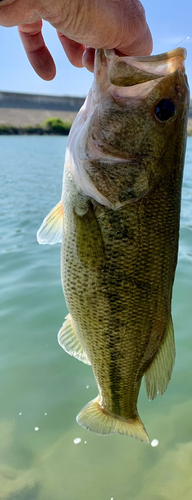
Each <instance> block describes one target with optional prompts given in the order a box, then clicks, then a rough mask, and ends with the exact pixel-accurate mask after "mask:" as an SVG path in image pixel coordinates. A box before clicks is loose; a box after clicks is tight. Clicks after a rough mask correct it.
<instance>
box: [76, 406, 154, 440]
mask: <svg viewBox="0 0 192 500" xmlns="http://www.w3.org/2000/svg"><path fill="white" fill-rule="evenodd" d="M76 420H77V422H78V424H80V425H81V426H82V427H84V428H85V429H88V430H90V431H92V432H95V433H96V434H116V433H117V434H125V435H126V436H130V437H133V438H136V439H139V440H140V441H143V442H144V443H149V436H148V434H147V432H146V430H145V427H144V425H143V423H142V421H141V419H140V417H139V415H138V416H137V417H135V418H134V419H129V420H123V419H120V418H117V417H115V416H113V415H111V414H110V413H107V412H106V411H105V410H103V409H102V408H101V406H100V404H99V397H97V398H96V399H93V401H90V403H88V404H87V405H86V406H84V408H83V409H82V410H81V411H80V412H79V414H78V415H77V418H76Z"/></svg>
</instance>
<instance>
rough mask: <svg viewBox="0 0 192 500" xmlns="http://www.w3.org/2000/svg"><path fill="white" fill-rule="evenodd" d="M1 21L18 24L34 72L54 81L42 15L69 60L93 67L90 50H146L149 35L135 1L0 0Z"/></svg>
mask: <svg viewBox="0 0 192 500" xmlns="http://www.w3.org/2000/svg"><path fill="white" fill-rule="evenodd" d="M0 2H1V3H0V25H2V26H7V27H10V26H18V29H19V34H20V37H21V40H22V43H23V46H24V49H25V51H26V54H27V57H28V59H29V61H30V63H31V65H32V66H33V68H34V70H35V71H36V73H37V74H38V75H39V76H40V77H41V78H43V79H44V80H52V79H53V78H54V76H55V73H56V69H55V63H54V61H53V58H52V56H51V54H50V52H49V50H48V48H47V47H46V45H45V41H44V39H43V36H42V20H46V21H48V22H49V23H50V24H51V25H52V26H53V27H54V28H56V29H57V33H58V37H59V40H60V42H61V44H62V46H63V48H64V50H65V52H66V55H67V57H68V59H69V61H70V62H71V63H72V64H73V65H74V66H77V67H82V66H85V67H86V68H87V69H89V70H90V71H93V63H94V49H97V48H105V49H116V51H117V53H118V54H126V55H147V54H150V53H151V50H152V38H151V33H150V31H149V28H148V25H147V23H146V19H145V13H144V9H143V7H142V5H141V3H140V1H139V0H0Z"/></svg>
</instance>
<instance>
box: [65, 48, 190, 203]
mask: <svg viewBox="0 0 192 500" xmlns="http://www.w3.org/2000/svg"><path fill="white" fill-rule="evenodd" d="M185 57H186V52H185V50H184V49H182V48H178V49H175V50H173V51H170V52H166V53H164V54H160V55H158V56H145V57H128V56H122V57H119V56H118V55H117V54H116V53H115V51H113V50H97V51H96V56H95V69H94V83H93V86H92V88H91V90H90V92H89V94H88V97H87V99H86V101H85V104H84V106H83V107H82V108H81V110H80V112H79V114H78V116H77V118H76V120H75V122H74V124H73V126H72V129H71V133H70V136H69V141H68V149H67V155H66V166H67V168H68V169H69V171H70V172H71V174H72V176H73V178H74V180H75V182H76V183H77V185H79V186H80V188H81V189H82V190H83V191H84V192H85V194H87V195H88V196H90V197H92V198H93V199H95V200H96V201H97V202H98V203H101V204H103V205H105V206H108V207H109V208H112V209H117V208H119V207H121V206H122V205H124V204H126V203H130V202H134V201H137V200H138V199H140V198H142V197H143V196H145V195H147V194H148V193H149V192H150V191H151V189H153V188H154V187H155V186H156V185H157V183H158V182H159V180H160V179H161V178H162V176H165V175H166V173H167V171H169V169H172V168H175V167H174V162H173V161H169V158H170V157H171V158H173V156H174V155H176V154H177V155H178V154H179V155H180V157H181V164H182V163H183V162H182V160H183V157H184V150H185V137H186V125H187V116H188V107H189V89H188V84H187V77H186V75H185V69H184V60H185ZM177 165H178V162H177Z"/></svg>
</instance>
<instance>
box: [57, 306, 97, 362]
mask: <svg viewBox="0 0 192 500" xmlns="http://www.w3.org/2000/svg"><path fill="white" fill-rule="evenodd" d="M58 342H59V345H60V346H61V347H62V348H63V349H64V350H65V351H66V352H67V353H68V354H70V356H74V357H75V358H77V359H78V360H79V361H83V363H85V364H86V365H90V364H91V363H90V361H89V359H88V356H87V354H86V352H85V351H84V349H83V347H82V346H81V344H80V342H79V339H78V337H77V334H76V331H75V327H74V324H73V319H72V317H71V314H68V315H67V316H66V318H65V321H64V323H63V326H62V327H61V329H60V330H59V333H58Z"/></svg>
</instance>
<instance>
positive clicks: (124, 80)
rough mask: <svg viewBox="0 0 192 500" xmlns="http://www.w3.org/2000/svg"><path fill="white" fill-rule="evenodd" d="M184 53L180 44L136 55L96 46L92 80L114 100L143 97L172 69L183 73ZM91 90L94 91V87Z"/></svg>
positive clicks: (171, 72) (170, 73)
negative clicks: (163, 49)
mask: <svg viewBox="0 0 192 500" xmlns="http://www.w3.org/2000/svg"><path fill="white" fill-rule="evenodd" d="M186 56H187V52H186V50H185V49H183V48H182V47H178V48H177V49H174V50H171V51H169V52H164V53H163V54H158V55H153V56H136V57H130V56H118V55H117V54H116V53H115V51H114V50H113V49H112V50H103V49H99V50H97V51H96V55H95V75H96V81H97V83H98V85H99V88H100V91H102V92H103V91H105V90H108V92H110V94H111V95H112V96H114V98H116V99H118V97H127V98H131V97H133V98H134V97H135V98H141V99H145V98H146V97H147V95H148V94H149V93H150V92H151V90H152V89H153V88H154V87H155V86H156V85H157V84H158V83H159V81H160V80H161V79H163V78H165V77H167V76H171V75H172V74H173V73H175V72H176V71H180V72H181V73H185V68H184V60H185V59H186ZM96 87H97V86H96ZM95 90H96V94H97V93H98V87H97V88H95ZM99 93H100V92H99ZM96 94H95V97H96ZM96 100H97V99H96Z"/></svg>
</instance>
